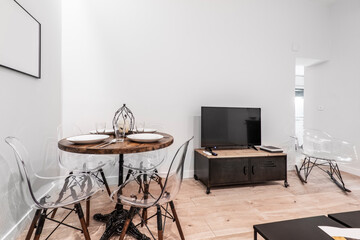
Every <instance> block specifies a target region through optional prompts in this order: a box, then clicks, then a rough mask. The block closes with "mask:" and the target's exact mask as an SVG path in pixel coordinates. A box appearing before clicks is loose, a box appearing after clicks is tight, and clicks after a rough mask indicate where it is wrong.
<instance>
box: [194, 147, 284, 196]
mask: <svg viewBox="0 0 360 240" xmlns="http://www.w3.org/2000/svg"><path fill="white" fill-rule="evenodd" d="M203 151H204V149H196V150H195V162H194V171H195V172H194V178H195V180H199V181H200V182H202V183H203V184H204V185H205V187H206V194H209V193H210V189H211V188H213V187H221V186H230V185H238V184H253V183H261V182H267V181H280V180H283V181H284V187H288V186H289V184H288V182H287V155H286V154H285V153H269V152H266V151H262V150H257V151H255V150H254V149H252V148H249V149H227V150H223V149H221V150H216V152H217V154H218V155H217V156H213V155H207V154H205V153H204V152H203Z"/></svg>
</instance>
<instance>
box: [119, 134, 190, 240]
mask: <svg viewBox="0 0 360 240" xmlns="http://www.w3.org/2000/svg"><path fill="white" fill-rule="evenodd" d="M192 139H193V138H191V139H189V140H188V141H186V142H185V143H184V144H183V145H181V146H180V148H179V149H178V150H177V152H176V153H175V156H174V158H173V159H172V161H171V162H169V164H170V166H169V167H168V169H167V171H166V172H164V173H161V172H159V173H155V172H143V173H140V172H139V173H137V174H136V175H134V176H131V178H129V179H127V180H126V181H125V182H124V183H123V184H122V185H121V186H120V187H119V188H118V189H117V190H116V191H114V192H113V193H112V197H114V196H115V197H116V198H117V199H118V200H119V201H120V202H121V204H123V205H128V206H130V210H129V212H128V215H127V219H126V221H125V223H124V226H123V229H122V232H121V235H120V239H121V240H122V239H124V237H125V234H126V231H127V229H128V227H129V225H131V227H135V226H134V224H133V223H132V222H131V221H132V218H133V217H134V215H135V214H138V215H139V217H140V219H141V223H144V222H145V221H146V219H150V218H152V217H154V216H157V224H158V225H157V226H158V239H160V240H162V239H163V230H164V227H165V220H164V224H163V223H162V222H163V221H162V216H164V217H165V219H166V218H170V219H172V220H173V221H175V222H176V226H177V228H178V231H179V234H180V237H181V239H183V240H184V239H185V237H184V234H183V232H182V229H181V225H180V222H179V218H178V216H177V213H176V210H175V205H174V202H173V200H174V198H175V197H176V195H177V193H178V192H179V190H180V187H181V183H182V180H183V172H184V162H185V159H186V153H187V150H188V146H189V142H190V141H191V140H192ZM165 164H166V163H164V166H165ZM167 166H168V165H166V167H167ZM143 179H146V182H144V184H143V183H141V182H142V181H143ZM139 185H140V186H141V188H142V190H141V191H139V190H138V189H139ZM144 188H147V189H144ZM154 206H156V208H157V211H156V214H154V215H153V216H150V217H147V216H146V218H144V216H141V215H140V213H138V211H136V209H138V208H141V209H147V208H150V207H154ZM169 206H170V209H171V211H172V214H170V212H169V211H168V207H169ZM162 211H163V212H164V214H163V213H162ZM145 225H146V227H147V224H146V223H145ZM163 225H164V226H163ZM147 228H148V227H147ZM148 229H149V228H148ZM149 232H150V233H151V231H149ZM151 235H152V237H153V238H154V236H153V234H152V233H151ZM154 239H155V238H154Z"/></svg>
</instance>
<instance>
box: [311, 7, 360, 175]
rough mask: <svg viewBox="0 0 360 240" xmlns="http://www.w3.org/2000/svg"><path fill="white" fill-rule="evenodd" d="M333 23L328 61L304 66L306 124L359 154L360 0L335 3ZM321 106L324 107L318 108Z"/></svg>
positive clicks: (352, 169) (354, 167)
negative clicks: (350, 147)
mask: <svg viewBox="0 0 360 240" xmlns="http://www.w3.org/2000/svg"><path fill="white" fill-rule="evenodd" d="M331 26H332V28H331V35H330V36H331V39H332V47H331V50H332V51H331V56H330V58H329V61H328V62H327V63H324V64H321V65H316V66H313V67H310V68H306V69H305V127H306V128H315V129H322V130H325V131H327V132H329V133H330V134H331V135H333V136H335V137H338V138H342V139H345V140H347V141H349V142H351V143H353V144H355V145H356V147H357V150H358V154H360V139H359V135H360V126H359V124H358V122H359V119H360V110H359V109H360V95H359V89H360V68H359V58H360V46H359V42H360V1H357V0H344V1H338V2H337V4H335V5H334V6H332V8H331ZM319 106H321V107H323V109H324V110H323V111H318V107H319ZM359 161H360V159H359ZM359 168H360V162H357V163H355V164H353V165H352V166H342V169H343V170H347V171H350V172H352V173H355V174H358V175H359V173H360V172H359Z"/></svg>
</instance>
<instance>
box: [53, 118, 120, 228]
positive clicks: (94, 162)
mask: <svg viewBox="0 0 360 240" xmlns="http://www.w3.org/2000/svg"><path fill="white" fill-rule="evenodd" d="M57 134H58V141H60V140H61V139H63V138H65V137H70V136H77V135H83V134H84V133H83V131H81V129H80V128H79V127H78V126H76V125H73V124H70V125H66V124H61V125H60V126H59V127H58V128H57ZM58 152H59V153H58V155H59V157H58V159H59V163H60V165H61V166H62V167H63V168H66V169H68V171H69V172H71V173H90V174H91V175H93V176H94V177H95V178H97V180H98V181H100V182H101V183H102V184H104V186H105V188H106V191H107V193H108V194H109V196H110V194H111V191H110V187H109V184H108V182H107V179H106V177H105V174H104V171H103V168H105V167H107V166H109V168H110V169H114V165H115V160H116V159H115V157H114V156H102V155H88V154H76V153H69V152H65V151H61V150H60V149H59V150H58ZM55 213H56V211H54V214H53V215H55ZM89 223H90V199H88V200H87V201H86V224H87V225H88V226H89Z"/></svg>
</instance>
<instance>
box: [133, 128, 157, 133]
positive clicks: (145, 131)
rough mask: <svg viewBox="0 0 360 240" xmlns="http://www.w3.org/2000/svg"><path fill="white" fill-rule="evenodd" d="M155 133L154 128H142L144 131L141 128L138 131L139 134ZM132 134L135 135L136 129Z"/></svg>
mask: <svg viewBox="0 0 360 240" xmlns="http://www.w3.org/2000/svg"><path fill="white" fill-rule="evenodd" d="M156 131H157V129H155V128H144V130H143V129H142V128H140V129H139V132H141V133H154V132H156ZM134 132H135V133H136V129H135V130H134Z"/></svg>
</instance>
